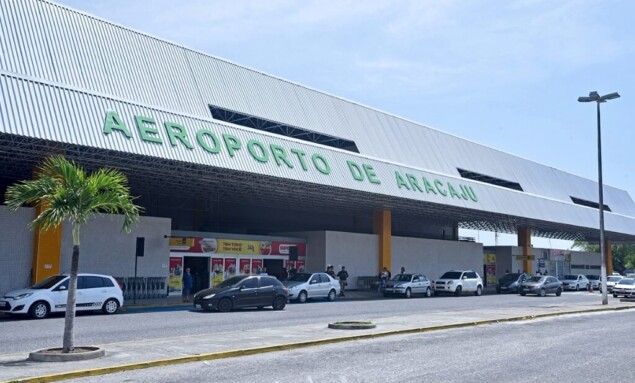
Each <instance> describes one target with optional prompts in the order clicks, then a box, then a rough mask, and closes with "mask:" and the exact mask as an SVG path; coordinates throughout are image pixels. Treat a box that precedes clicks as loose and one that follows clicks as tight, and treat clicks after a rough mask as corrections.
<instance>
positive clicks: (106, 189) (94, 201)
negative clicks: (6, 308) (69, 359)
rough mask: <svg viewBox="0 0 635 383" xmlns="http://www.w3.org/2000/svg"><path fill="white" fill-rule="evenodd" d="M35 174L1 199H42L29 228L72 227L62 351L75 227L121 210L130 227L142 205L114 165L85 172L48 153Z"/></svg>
mask: <svg viewBox="0 0 635 383" xmlns="http://www.w3.org/2000/svg"><path fill="white" fill-rule="evenodd" d="M38 175H39V176H38V178H37V179H35V180H28V181H21V182H18V183H16V184H15V185H12V186H9V187H8V188H7V191H6V194H5V201H6V204H7V205H8V206H9V207H11V208H12V209H13V210H14V211H15V210H17V209H18V208H19V207H20V206H22V205H33V204H42V206H43V207H44V209H43V210H42V212H41V213H40V215H38V216H37V217H36V218H35V219H34V220H33V222H31V223H30V224H29V226H30V227H31V228H36V229H38V230H48V229H51V228H55V227H57V226H59V225H60V224H61V223H62V222H64V221H68V222H70V224H71V227H72V230H73V257H72V260H71V275H70V280H69V285H68V299H67V301H66V318H65V322H64V341H63V347H62V352H63V353H68V352H71V351H73V349H74V344H73V338H74V335H73V330H74V323H75V296H76V292H77V271H78V270H77V269H78V266H79V230H80V228H81V227H82V226H83V225H85V224H86V223H87V222H88V219H89V218H91V217H92V216H93V215H95V214H97V213H109V214H116V213H121V214H123V216H124V223H123V228H122V231H125V232H130V228H131V226H132V224H133V223H135V222H136V221H137V219H138V218H139V213H140V211H141V208H140V207H139V206H136V205H135V204H133V203H132V201H133V198H132V197H131V196H130V189H129V187H128V185H127V183H128V179H127V178H126V176H125V175H124V174H123V173H121V172H120V171H118V170H113V169H99V170H97V171H96V172H94V173H92V174H88V173H86V172H85V171H84V169H83V168H82V167H81V166H78V165H76V164H75V163H74V162H72V161H68V160H67V159H66V158H64V157H63V156H51V157H49V158H47V159H46V160H45V161H44V162H43V163H42V165H41V166H40V167H39V169H38Z"/></svg>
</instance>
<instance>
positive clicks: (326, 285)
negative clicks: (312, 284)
mask: <svg viewBox="0 0 635 383" xmlns="http://www.w3.org/2000/svg"><path fill="white" fill-rule="evenodd" d="M320 284H321V293H322V296H323V297H326V296H328V295H329V291H331V278H329V276H328V274H326V273H320Z"/></svg>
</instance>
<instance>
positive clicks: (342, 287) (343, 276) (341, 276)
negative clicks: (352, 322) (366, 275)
mask: <svg viewBox="0 0 635 383" xmlns="http://www.w3.org/2000/svg"><path fill="white" fill-rule="evenodd" d="M337 277H338V278H339V279H340V297H343V296H345V295H344V290H346V286H347V285H348V282H347V281H346V280H347V279H348V271H346V267H345V266H342V270H340V272H339V273H337Z"/></svg>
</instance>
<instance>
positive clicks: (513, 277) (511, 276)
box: [501, 273, 520, 281]
mask: <svg viewBox="0 0 635 383" xmlns="http://www.w3.org/2000/svg"><path fill="white" fill-rule="evenodd" d="M519 277H520V274H516V273H513V274H505V275H503V277H502V278H501V281H515V280H518V278H519Z"/></svg>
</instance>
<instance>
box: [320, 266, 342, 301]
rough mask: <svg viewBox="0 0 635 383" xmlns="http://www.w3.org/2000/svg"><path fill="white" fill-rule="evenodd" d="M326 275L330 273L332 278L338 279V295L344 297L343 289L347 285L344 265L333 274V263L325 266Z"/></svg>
mask: <svg viewBox="0 0 635 383" xmlns="http://www.w3.org/2000/svg"><path fill="white" fill-rule="evenodd" d="M325 272H326V273H327V274H328V275H330V276H331V277H332V278H334V279H339V281H340V297H344V296H346V295H344V291H345V290H346V286H348V281H347V280H348V271H346V266H342V269H341V270H340V271H339V272H338V273H337V274H335V267H334V266H333V265H328V266H326V271H325Z"/></svg>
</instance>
